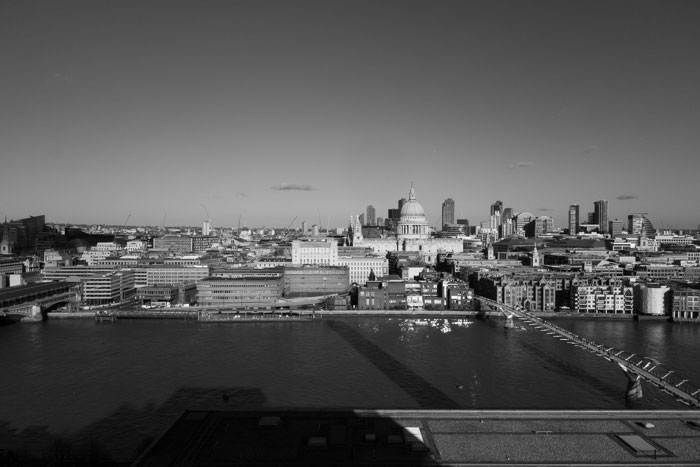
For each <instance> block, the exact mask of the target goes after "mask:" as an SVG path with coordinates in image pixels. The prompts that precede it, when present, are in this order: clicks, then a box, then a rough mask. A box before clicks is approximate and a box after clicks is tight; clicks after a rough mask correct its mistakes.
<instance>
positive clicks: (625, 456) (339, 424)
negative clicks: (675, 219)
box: [133, 409, 700, 467]
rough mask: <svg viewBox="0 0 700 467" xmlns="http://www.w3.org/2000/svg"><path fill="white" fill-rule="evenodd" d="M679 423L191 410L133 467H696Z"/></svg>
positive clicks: (559, 416)
mask: <svg viewBox="0 0 700 467" xmlns="http://www.w3.org/2000/svg"><path fill="white" fill-rule="evenodd" d="M271 417H275V423H273V424H271V423H266V421H267V420H270V419H271ZM687 420H692V421H695V422H697V423H698V425H700V411H697V410H689V411H627V410H617V411H616V410H612V411H605V410H590V411H582V410H575V411H537V410H531V411H527V410H525V411H514V410H509V411H506V410H503V411H498V410H494V411H488V410H484V411H478V410H329V411H320V410H319V411H302V410H286V409H280V410H273V409H270V410H262V411H240V412H238V411H197V410H192V411H186V412H185V413H184V414H183V415H182V416H181V417H180V418H179V419H178V420H177V421H176V422H175V423H174V424H173V425H172V426H171V427H170V429H168V430H167V431H166V432H165V433H164V434H163V435H162V436H161V437H160V438H158V439H157V440H156V441H155V442H154V443H152V444H151V446H150V447H149V448H148V449H147V450H146V451H145V452H144V453H143V454H142V455H141V456H140V457H139V458H138V459H137V460H136V462H135V463H134V464H133V465H134V466H149V467H156V466H165V465H180V464H182V465H184V463H187V465H239V466H247V465H279V466H286V465H289V466H292V465H293V466H301V465H336V466H337V465H484V464H492V465H518V464H521V465H532V464H537V465H541V464H556V465H572V464H575V465H600V464H608V465H610V464H617V465H663V464H671V465H674V466H681V465H696V466H697V465H698V459H700V429H698V428H695V427H694V426H692V424H689V423H686V421H687Z"/></svg>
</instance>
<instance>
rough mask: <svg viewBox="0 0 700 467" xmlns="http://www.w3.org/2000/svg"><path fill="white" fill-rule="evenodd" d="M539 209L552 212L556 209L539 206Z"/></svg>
mask: <svg viewBox="0 0 700 467" xmlns="http://www.w3.org/2000/svg"><path fill="white" fill-rule="evenodd" d="M537 210H538V211H541V212H552V211H554V209H552V208H537Z"/></svg>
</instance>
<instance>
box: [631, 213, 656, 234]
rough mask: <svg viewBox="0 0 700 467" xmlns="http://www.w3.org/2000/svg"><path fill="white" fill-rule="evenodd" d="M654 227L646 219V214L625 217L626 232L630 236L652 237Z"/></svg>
mask: <svg viewBox="0 0 700 467" xmlns="http://www.w3.org/2000/svg"><path fill="white" fill-rule="evenodd" d="M655 231H656V230H655V229H654V226H653V225H652V223H651V221H650V220H649V219H648V218H647V214H646V213H641V212H640V213H635V214H630V215H629V216H627V232H628V233H629V234H630V235H643V236H648V237H649V236H652V235H654V232H655Z"/></svg>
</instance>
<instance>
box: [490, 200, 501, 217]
mask: <svg viewBox="0 0 700 467" xmlns="http://www.w3.org/2000/svg"><path fill="white" fill-rule="evenodd" d="M496 212H498V215H499V216H500V215H501V214H502V213H503V202H502V201H500V200H498V201H496V202H495V203H493V204H492V205H491V215H492V216H493V215H494V214H496Z"/></svg>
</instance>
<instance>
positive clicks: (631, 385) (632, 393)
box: [627, 374, 644, 400]
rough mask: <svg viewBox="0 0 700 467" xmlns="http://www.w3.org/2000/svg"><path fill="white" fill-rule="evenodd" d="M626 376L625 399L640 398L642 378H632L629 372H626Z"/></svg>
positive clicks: (641, 394)
mask: <svg viewBox="0 0 700 467" xmlns="http://www.w3.org/2000/svg"><path fill="white" fill-rule="evenodd" d="M627 378H628V380H627V399H633V400H636V399H641V398H642V396H643V395H644V394H643V393H642V378H641V377H640V376H637V377H636V378H632V377H631V375H629V374H627Z"/></svg>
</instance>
